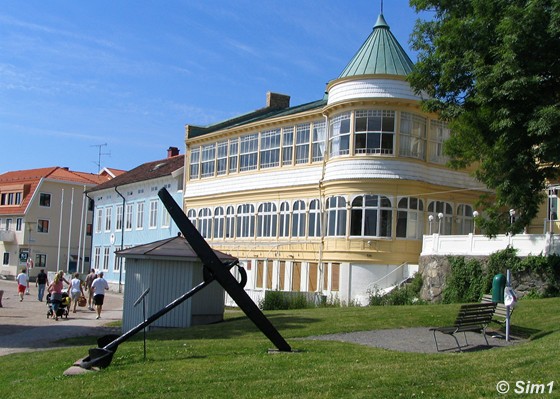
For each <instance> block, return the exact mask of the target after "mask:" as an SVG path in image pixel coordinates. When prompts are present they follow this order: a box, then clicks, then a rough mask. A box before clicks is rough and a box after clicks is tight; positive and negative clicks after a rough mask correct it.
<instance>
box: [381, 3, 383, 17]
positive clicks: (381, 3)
mask: <svg viewBox="0 0 560 399" xmlns="http://www.w3.org/2000/svg"><path fill="white" fill-rule="evenodd" d="M381 15H383V0H381Z"/></svg>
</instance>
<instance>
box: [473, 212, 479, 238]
mask: <svg viewBox="0 0 560 399" xmlns="http://www.w3.org/2000/svg"><path fill="white" fill-rule="evenodd" d="M472 216H473V234H475V235H476V218H477V217H478V211H474V212H473V213H472Z"/></svg>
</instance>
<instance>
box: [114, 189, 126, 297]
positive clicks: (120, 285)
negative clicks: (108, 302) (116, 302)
mask: <svg viewBox="0 0 560 399" xmlns="http://www.w3.org/2000/svg"><path fill="white" fill-rule="evenodd" d="M115 191H116V192H117V194H118V195H119V196H120V197H121V198H122V200H123V211H122V221H121V251H122V250H123V249H124V215H125V207H126V199H125V198H124V197H123V195H122V194H121V193H119V190H117V187H116V186H115ZM121 262H122V259H121ZM121 292H122V264H120V265H119V293H121Z"/></svg>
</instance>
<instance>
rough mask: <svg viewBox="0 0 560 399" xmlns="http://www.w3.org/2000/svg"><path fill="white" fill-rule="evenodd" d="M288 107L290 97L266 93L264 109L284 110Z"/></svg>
mask: <svg viewBox="0 0 560 399" xmlns="http://www.w3.org/2000/svg"><path fill="white" fill-rule="evenodd" d="M289 107H290V96H287V95H285V94H278V93H272V92H270V91H269V92H267V93H266V108H275V109H284V108H289Z"/></svg>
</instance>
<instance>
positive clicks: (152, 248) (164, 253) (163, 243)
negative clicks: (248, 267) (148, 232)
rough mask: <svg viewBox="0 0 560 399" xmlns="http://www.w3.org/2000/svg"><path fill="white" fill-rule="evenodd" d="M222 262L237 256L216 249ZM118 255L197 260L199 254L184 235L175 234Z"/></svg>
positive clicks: (122, 251) (138, 257) (118, 252)
mask: <svg viewBox="0 0 560 399" xmlns="http://www.w3.org/2000/svg"><path fill="white" fill-rule="evenodd" d="M214 252H215V253H216V255H217V256H218V258H219V259H220V260H221V261H222V262H230V261H233V260H236V259H237V258H235V257H233V256H231V255H228V254H225V253H223V252H220V251H216V250H214ZM115 253H116V254H117V256H122V257H124V258H136V259H150V258H152V259H153V258H156V259H162V258H167V259H169V258H173V259H176V260H196V259H199V258H198V255H197V254H196V253H195V252H194V250H193V249H192V247H191V246H190V244H189V243H188V241H187V240H186V239H185V237H183V236H175V237H172V238H166V239H164V240H159V241H154V242H151V243H148V244H143V245H137V246H135V247H132V248H127V249H123V250H121V251H116V252H115Z"/></svg>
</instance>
